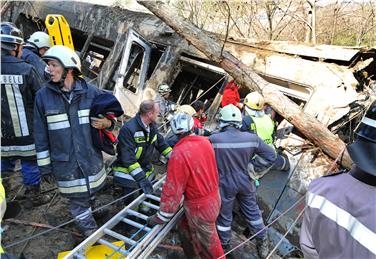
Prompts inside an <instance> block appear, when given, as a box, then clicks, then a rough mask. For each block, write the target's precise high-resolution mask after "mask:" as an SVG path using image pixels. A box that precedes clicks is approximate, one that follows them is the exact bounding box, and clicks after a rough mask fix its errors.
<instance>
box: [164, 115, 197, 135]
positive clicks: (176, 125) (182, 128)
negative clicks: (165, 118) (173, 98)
mask: <svg viewBox="0 0 376 259" xmlns="http://www.w3.org/2000/svg"><path fill="white" fill-rule="evenodd" d="M170 125H171V130H172V132H173V133H174V134H175V135H178V136H179V137H183V136H186V135H189V134H191V133H192V128H193V125H194V121H193V118H192V116H190V115H189V114H187V113H185V112H178V113H176V114H175V115H174V117H173V118H172V120H171V122H170Z"/></svg>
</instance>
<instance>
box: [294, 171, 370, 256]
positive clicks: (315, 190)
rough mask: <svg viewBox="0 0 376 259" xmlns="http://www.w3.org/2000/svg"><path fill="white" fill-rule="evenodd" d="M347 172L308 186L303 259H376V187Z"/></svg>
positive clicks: (351, 172)
mask: <svg viewBox="0 0 376 259" xmlns="http://www.w3.org/2000/svg"><path fill="white" fill-rule="evenodd" d="M358 173H359V169H356V168H353V169H352V170H351V171H350V172H349V173H343V174H337V175H333V176H327V177H321V178H319V179H316V180H313V181H312V182H311V184H310V185H309V187H308V192H307V197H306V203H307V208H306V210H305V212H304V219H303V224H302V228H301V233H300V245H301V248H302V251H303V253H304V258H376V206H375V204H376V187H375V186H372V185H369V184H366V183H364V182H362V181H360V180H358V179H357V178H355V177H354V176H353V175H355V174H358Z"/></svg>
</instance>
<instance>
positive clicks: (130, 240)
mask: <svg viewBox="0 0 376 259" xmlns="http://www.w3.org/2000/svg"><path fill="white" fill-rule="evenodd" d="M104 233H105V234H107V235H110V236H112V237H114V238H116V239H119V240H122V241H124V242H125V243H128V244H130V245H134V244H136V241H134V240H132V239H130V238H128V237H125V236H123V235H121V234H119V233H116V232H115V231H112V230H110V229H108V228H105V229H104Z"/></svg>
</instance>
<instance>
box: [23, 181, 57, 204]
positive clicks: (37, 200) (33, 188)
mask: <svg viewBox="0 0 376 259" xmlns="http://www.w3.org/2000/svg"><path fill="white" fill-rule="evenodd" d="M25 196H26V203H25V207H26V208H32V207H38V206H40V205H43V204H46V203H48V202H50V201H51V199H52V197H51V196H50V195H48V194H46V195H43V194H41V193H40V185H39V184H37V185H27V186H26V191H25Z"/></svg>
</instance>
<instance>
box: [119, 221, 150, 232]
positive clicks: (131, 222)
mask: <svg viewBox="0 0 376 259" xmlns="http://www.w3.org/2000/svg"><path fill="white" fill-rule="evenodd" d="M121 220H122V221H123V222H125V223H127V224H129V225H131V226H133V227H136V228H142V229H143V230H144V231H146V232H149V231H150V230H151V228H149V227H146V226H145V225H142V224H140V223H137V222H136V221H133V220H130V219H127V218H122V219H121Z"/></svg>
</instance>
